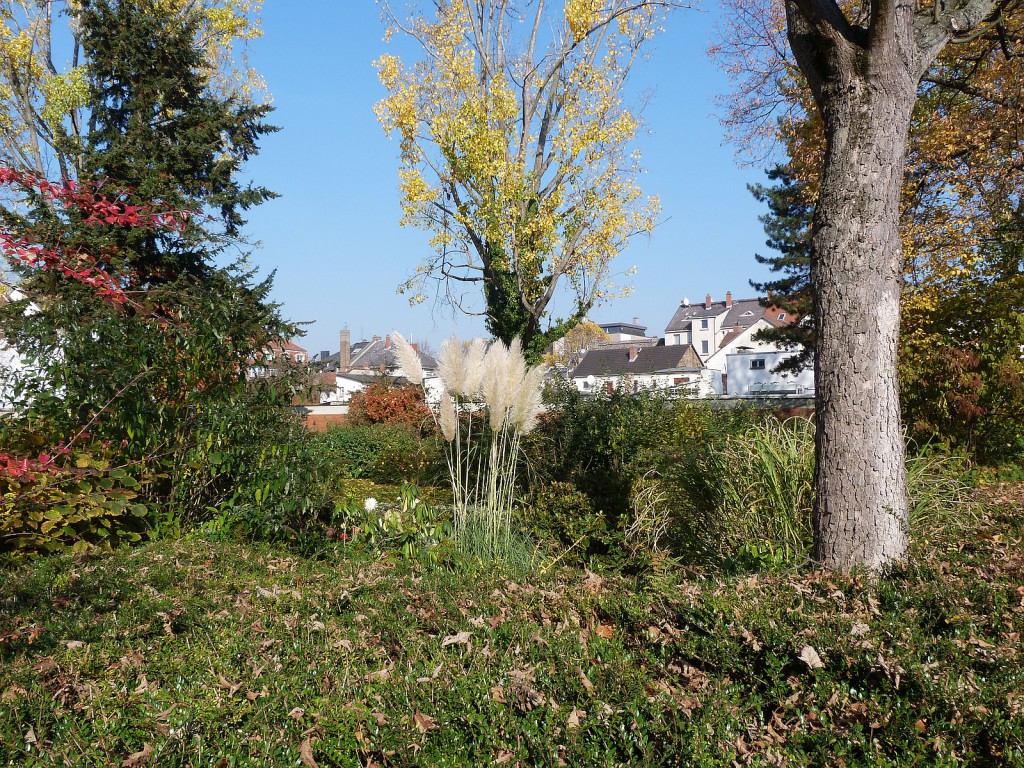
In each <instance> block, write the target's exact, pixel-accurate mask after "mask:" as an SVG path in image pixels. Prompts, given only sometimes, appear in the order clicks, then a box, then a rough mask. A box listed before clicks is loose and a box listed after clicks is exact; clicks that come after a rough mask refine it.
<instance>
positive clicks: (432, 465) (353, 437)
mask: <svg viewBox="0 0 1024 768" xmlns="http://www.w3.org/2000/svg"><path fill="white" fill-rule="evenodd" d="M313 440H314V442H315V444H316V445H317V449H318V450H319V451H321V452H322V453H323V455H324V457H325V459H326V460H327V461H328V462H329V465H330V467H331V471H332V473H333V475H334V476H335V477H337V478H339V479H345V480H350V479H366V480H372V481H374V482H377V483H389V484H399V483H402V482H405V481H408V482H413V483H417V484H431V483H434V482H436V481H437V480H438V479H440V478H442V477H444V476H445V475H444V469H443V467H444V458H443V455H442V450H441V446H440V444H439V443H438V440H437V439H436V438H435V437H430V436H428V437H419V436H418V435H417V434H416V433H415V432H413V431H411V430H409V429H407V428H406V427H403V426H400V425H395V424H373V425H369V426H348V425H346V426H341V427H331V428H329V429H328V430H327V431H326V432H323V433H320V434H319V435H316V436H314V437H313Z"/></svg>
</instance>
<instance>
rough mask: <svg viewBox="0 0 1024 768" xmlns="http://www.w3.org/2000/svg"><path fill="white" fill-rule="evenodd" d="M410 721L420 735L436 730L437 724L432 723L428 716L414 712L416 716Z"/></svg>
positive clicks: (417, 711)
mask: <svg viewBox="0 0 1024 768" xmlns="http://www.w3.org/2000/svg"><path fill="white" fill-rule="evenodd" d="M412 721H413V723H414V724H415V725H416V730H417V731H419V732H420V733H426V732H427V731H429V730H430V729H431V728H437V723H435V722H434V718H432V717H431V716H430V715H425V714H423V713H422V712H420V711H419V710H418V709H417V710H416V714H414V715H413V716H412Z"/></svg>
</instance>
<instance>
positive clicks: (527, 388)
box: [512, 365, 547, 435]
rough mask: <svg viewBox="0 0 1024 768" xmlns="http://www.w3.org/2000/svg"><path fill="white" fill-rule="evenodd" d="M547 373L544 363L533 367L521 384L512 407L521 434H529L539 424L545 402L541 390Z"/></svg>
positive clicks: (513, 418)
mask: <svg viewBox="0 0 1024 768" xmlns="http://www.w3.org/2000/svg"><path fill="white" fill-rule="evenodd" d="M545 373H547V369H546V367H545V366H543V365H538V366H536V367H534V368H531V369H530V370H529V371H528V372H527V374H526V376H525V377H523V381H522V383H521V384H520V385H519V391H518V392H517V393H516V401H515V405H514V406H513V407H512V423H513V424H515V426H516V429H518V430H519V432H520V433H521V434H524V435H528V434H530V432H532V431H533V430H534V428H535V427H536V426H537V420H538V417H539V416H540V413H541V408H542V404H543V403H542V398H541V390H542V389H543V385H544V374H545Z"/></svg>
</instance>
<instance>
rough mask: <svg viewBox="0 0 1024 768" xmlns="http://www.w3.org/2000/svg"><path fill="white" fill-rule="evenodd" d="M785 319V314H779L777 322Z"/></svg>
mask: <svg viewBox="0 0 1024 768" xmlns="http://www.w3.org/2000/svg"><path fill="white" fill-rule="evenodd" d="M785 319H786V313H785V312H779V320H785Z"/></svg>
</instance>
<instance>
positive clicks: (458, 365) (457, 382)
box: [437, 336, 466, 395]
mask: <svg viewBox="0 0 1024 768" xmlns="http://www.w3.org/2000/svg"><path fill="white" fill-rule="evenodd" d="M437 373H438V375H439V376H440V377H441V381H443V382H444V385H445V386H446V387H447V388H448V390H449V391H450V392H454V393H455V394H456V395H458V394H460V393H461V392H462V390H463V388H464V387H465V383H466V360H465V357H464V356H463V354H462V345H461V344H460V343H459V340H458V339H457V338H455V337H454V336H452V337H451V338H448V339H445V340H444V343H442V344H441V354H440V356H439V357H438V360H437Z"/></svg>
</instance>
